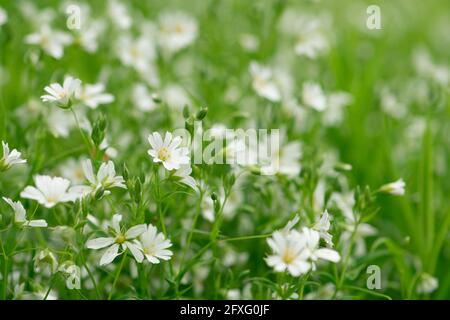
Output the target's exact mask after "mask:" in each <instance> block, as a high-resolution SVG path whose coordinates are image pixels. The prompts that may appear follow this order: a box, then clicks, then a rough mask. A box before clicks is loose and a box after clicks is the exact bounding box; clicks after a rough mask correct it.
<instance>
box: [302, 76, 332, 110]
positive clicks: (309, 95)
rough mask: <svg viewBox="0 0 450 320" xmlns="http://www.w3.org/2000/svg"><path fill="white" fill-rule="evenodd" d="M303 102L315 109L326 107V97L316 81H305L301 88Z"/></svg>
mask: <svg viewBox="0 0 450 320" xmlns="http://www.w3.org/2000/svg"><path fill="white" fill-rule="evenodd" d="M302 100H303V103H304V104H305V105H306V106H307V107H310V108H313V109H314V110H316V111H324V110H325V109H326V107H327V97H326V96H325V94H324V93H323V91H322V88H321V87H320V85H319V84H317V83H312V82H305V83H304V84H303V89H302Z"/></svg>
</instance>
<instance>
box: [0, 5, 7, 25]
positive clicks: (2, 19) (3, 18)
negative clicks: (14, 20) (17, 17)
mask: <svg viewBox="0 0 450 320" xmlns="http://www.w3.org/2000/svg"><path fill="white" fill-rule="evenodd" d="M7 21H8V15H7V14H6V11H5V10H4V9H3V8H2V7H0V26H2V25H4V24H5V23H6V22H7Z"/></svg>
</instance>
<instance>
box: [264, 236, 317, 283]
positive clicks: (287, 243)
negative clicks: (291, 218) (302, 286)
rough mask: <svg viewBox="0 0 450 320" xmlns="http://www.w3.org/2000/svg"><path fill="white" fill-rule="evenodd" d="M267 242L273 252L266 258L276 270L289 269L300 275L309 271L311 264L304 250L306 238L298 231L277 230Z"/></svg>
mask: <svg viewBox="0 0 450 320" xmlns="http://www.w3.org/2000/svg"><path fill="white" fill-rule="evenodd" d="M267 243H268V244H269V246H270V248H271V249H272V251H273V254H272V255H270V256H268V257H267V258H266V262H267V264H268V265H269V266H270V267H273V268H274V270H275V271H276V272H284V271H286V270H287V271H288V272H289V273H290V274H291V275H292V276H294V277H298V276H299V275H301V274H304V273H306V272H308V271H309V269H310V264H309V263H308V262H307V260H306V259H307V256H306V253H305V251H304V246H305V239H304V238H303V237H302V236H301V234H300V233H299V232H298V231H296V230H292V231H290V232H288V233H283V232H281V231H275V232H274V233H273V234H272V237H271V238H269V239H267Z"/></svg>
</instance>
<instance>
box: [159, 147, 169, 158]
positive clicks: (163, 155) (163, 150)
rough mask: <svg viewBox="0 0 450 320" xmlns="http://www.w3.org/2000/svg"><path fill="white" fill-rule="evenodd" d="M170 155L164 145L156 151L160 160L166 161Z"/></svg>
mask: <svg viewBox="0 0 450 320" xmlns="http://www.w3.org/2000/svg"><path fill="white" fill-rule="evenodd" d="M169 157H170V152H169V150H167V148H166V147H162V148H161V149H159V151H158V158H159V159H161V160H162V161H166V160H167V159H169Z"/></svg>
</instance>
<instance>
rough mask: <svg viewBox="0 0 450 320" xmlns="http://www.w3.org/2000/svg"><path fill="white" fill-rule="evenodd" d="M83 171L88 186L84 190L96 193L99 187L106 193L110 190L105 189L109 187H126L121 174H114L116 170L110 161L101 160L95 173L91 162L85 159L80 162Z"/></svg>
mask: <svg viewBox="0 0 450 320" xmlns="http://www.w3.org/2000/svg"><path fill="white" fill-rule="evenodd" d="M82 167H83V172H84V176H85V177H86V179H87V180H88V181H89V183H90V186H88V187H87V188H86V190H85V192H87V193H94V194H95V193H96V192H97V191H98V190H100V189H104V190H105V191H104V194H105V195H108V194H109V193H110V192H109V191H108V190H107V189H111V188H115V187H117V188H126V186H125V184H124V182H125V181H124V180H123V177H122V176H116V170H115V168H114V163H113V162H112V161H108V162H103V163H102V164H101V165H100V168H99V169H98V172H97V175H95V173H94V169H93V167H92V162H91V160H89V159H86V160H84V161H83V162H82Z"/></svg>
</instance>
